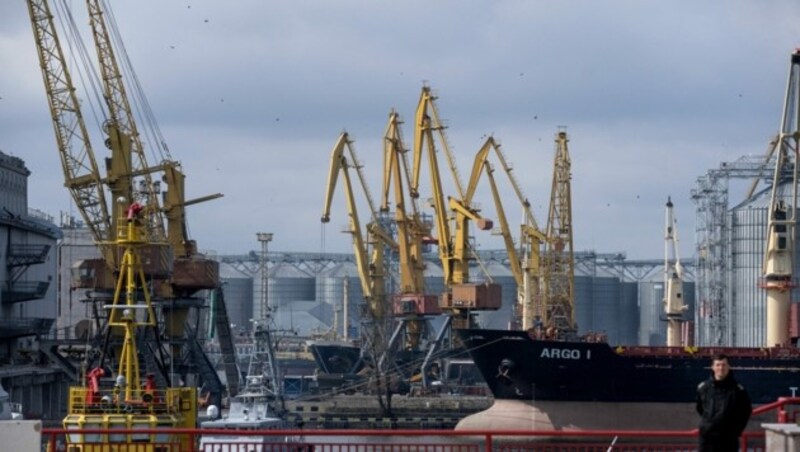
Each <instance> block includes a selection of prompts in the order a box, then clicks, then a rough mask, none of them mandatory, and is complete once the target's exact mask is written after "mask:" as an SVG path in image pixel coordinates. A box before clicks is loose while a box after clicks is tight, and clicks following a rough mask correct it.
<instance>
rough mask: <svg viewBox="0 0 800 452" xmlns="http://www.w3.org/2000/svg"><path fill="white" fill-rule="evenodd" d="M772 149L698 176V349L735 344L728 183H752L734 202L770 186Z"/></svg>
mask: <svg viewBox="0 0 800 452" xmlns="http://www.w3.org/2000/svg"><path fill="white" fill-rule="evenodd" d="M773 147H774V141H771V142H770V146H769V148H768V150H767V153H766V156H754V155H745V156H742V157H740V158H738V159H737V160H734V161H732V162H722V163H721V164H720V166H719V168H716V169H711V170H709V171H708V172H707V173H706V174H705V175H703V176H700V177H698V178H697V182H696V186H695V188H694V189H692V191H691V197H692V201H693V202H694V203H695V205H696V222H695V233H696V241H695V243H696V255H697V261H696V268H695V271H696V275H695V277H696V278H695V281H696V290H697V303H698V308H697V310H696V313H695V322H696V325H697V329H696V331H697V344H698V345H706V346H729V345H733V327H732V325H733V323H734V320H735V319H734V318H733V316H734V311H733V293H732V275H733V271H732V270H733V269H732V268H731V265H730V263H731V262H732V251H731V238H732V235H731V229H732V224H731V219H730V214H729V205H730V194H729V192H730V184H731V181H732V180H751V181H752V183H751V185H750V188H749V190H747V192H746V193H745V195H744V197H743V199H742V200H741V201H740V202H737V203H736V204H740V203H743V202H746V201H748V200H749V199H751V198H752V197H753V196H754V193H755V191H756V190H755V189H756V187H757V185H758V183H759V182H762V181H763V182H764V183H769V184H770V185H771V183H772V182H771V181H772V177H773V175H774V174H773V173H774V171H775V160H774V158H772V156H771V154H772V152H771V150H772V148H773ZM755 277H757V275H754V278H755Z"/></svg>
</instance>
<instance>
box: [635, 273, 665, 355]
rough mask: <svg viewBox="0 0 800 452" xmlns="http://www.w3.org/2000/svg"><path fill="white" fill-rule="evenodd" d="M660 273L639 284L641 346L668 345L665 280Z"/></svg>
mask: <svg viewBox="0 0 800 452" xmlns="http://www.w3.org/2000/svg"><path fill="white" fill-rule="evenodd" d="M658 275H663V273H658V274H657V275H656V276H654V277H653V278H652V279H650V280H645V281H640V282H639V344H640V345H666V343H667V323H666V322H665V321H664V320H663V319H664V279H663V276H662V277H661V279H658Z"/></svg>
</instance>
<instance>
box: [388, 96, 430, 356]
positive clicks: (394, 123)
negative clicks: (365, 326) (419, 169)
mask: <svg viewBox="0 0 800 452" xmlns="http://www.w3.org/2000/svg"><path fill="white" fill-rule="evenodd" d="M400 124H401V121H400V116H399V115H398V114H397V112H395V111H392V112H391V113H390V114H389V122H388V124H387V126H386V132H385V133H384V141H383V143H384V152H383V158H384V171H383V199H382V202H381V210H383V211H386V212H388V211H389V191H390V188H391V187H394V199H395V224H396V225H397V244H398V255H399V261H400V262H399V269H400V290H399V291H398V293H396V294H394V295H393V296H392V312H393V314H394V315H395V317H398V318H400V319H401V321H400V322H399V324H398V327H397V328H398V329H397V331H396V333H395V334H393V335H392V338H393V340H392V341H391V342H390V344H389V348H390V349H391V348H392V347H393V346H394V341H395V340H399V339H400V337H401V333H402V331H405V344H404V349H405V350H418V349H419V346H420V343H421V338H422V334H423V330H424V326H425V316H426V315H435V314H441V309H439V306H438V302H437V297H436V295H426V294H425V283H424V281H425V278H424V271H425V263H424V260H423V257H422V251H423V241H424V237H427V236H428V235H430V232H429V231H428V229H427V227H426V225H425V224H424V223H423V221H422V218H421V217H420V214H419V211H418V209H417V208H416V204H415V199H414V198H411V210H412V212H411V214H410V215H409V213H408V212H406V197H405V190H404V186H403V181H404V180H406V181H408V179H409V177H408V175H409V174H408V165H407V161H406V159H405V153H406V152H407V151H406V148H405V146H404V145H403V138H402V133H401V130H400Z"/></svg>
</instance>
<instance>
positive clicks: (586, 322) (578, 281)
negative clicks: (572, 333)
mask: <svg viewBox="0 0 800 452" xmlns="http://www.w3.org/2000/svg"><path fill="white" fill-rule="evenodd" d="M593 279H594V278H593V277H592V276H589V275H586V274H582V273H581V272H580V270H579V269H575V288H574V291H575V307H574V312H573V317H574V319H575V323H576V327H577V329H578V334H579V335H583V334H586V333H588V332H589V331H594V322H593V321H592V302H593V299H594V292H593V290H594V288H593V285H592V281H593Z"/></svg>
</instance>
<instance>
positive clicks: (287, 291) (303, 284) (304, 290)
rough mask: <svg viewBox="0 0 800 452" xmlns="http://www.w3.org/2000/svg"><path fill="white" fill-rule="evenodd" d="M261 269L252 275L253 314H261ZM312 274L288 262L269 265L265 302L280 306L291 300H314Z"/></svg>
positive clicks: (314, 282) (313, 279)
mask: <svg viewBox="0 0 800 452" xmlns="http://www.w3.org/2000/svg"><path fill="white" fill-rule="evenodd" d="M261 285H262V282H261V270H260V269H259V270H257V271H256V273H255V274H254V275H253V315H258V316H260V314H261V297H262V295H263V293H262V290H261ZM315 285H316V281H315V278H314V277H313V276H311V275H310V274H308V273H306V272H305V271H303V270H300V269H299V268H297V267H295V266H294V265H291V264H288V263H284V262H281V263H277V264H275V265H274V266H272V265H270V267H269V270H267V291H266V295H267V300H266V301H267V304H268V305H269V306H271V307H277V308H280V307H281V306H284V305H286V304H288V303H291V302H292V301H308V300H314V299H315V297H314V289H315ZM259 318H260V317H259Z"/></svg>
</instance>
